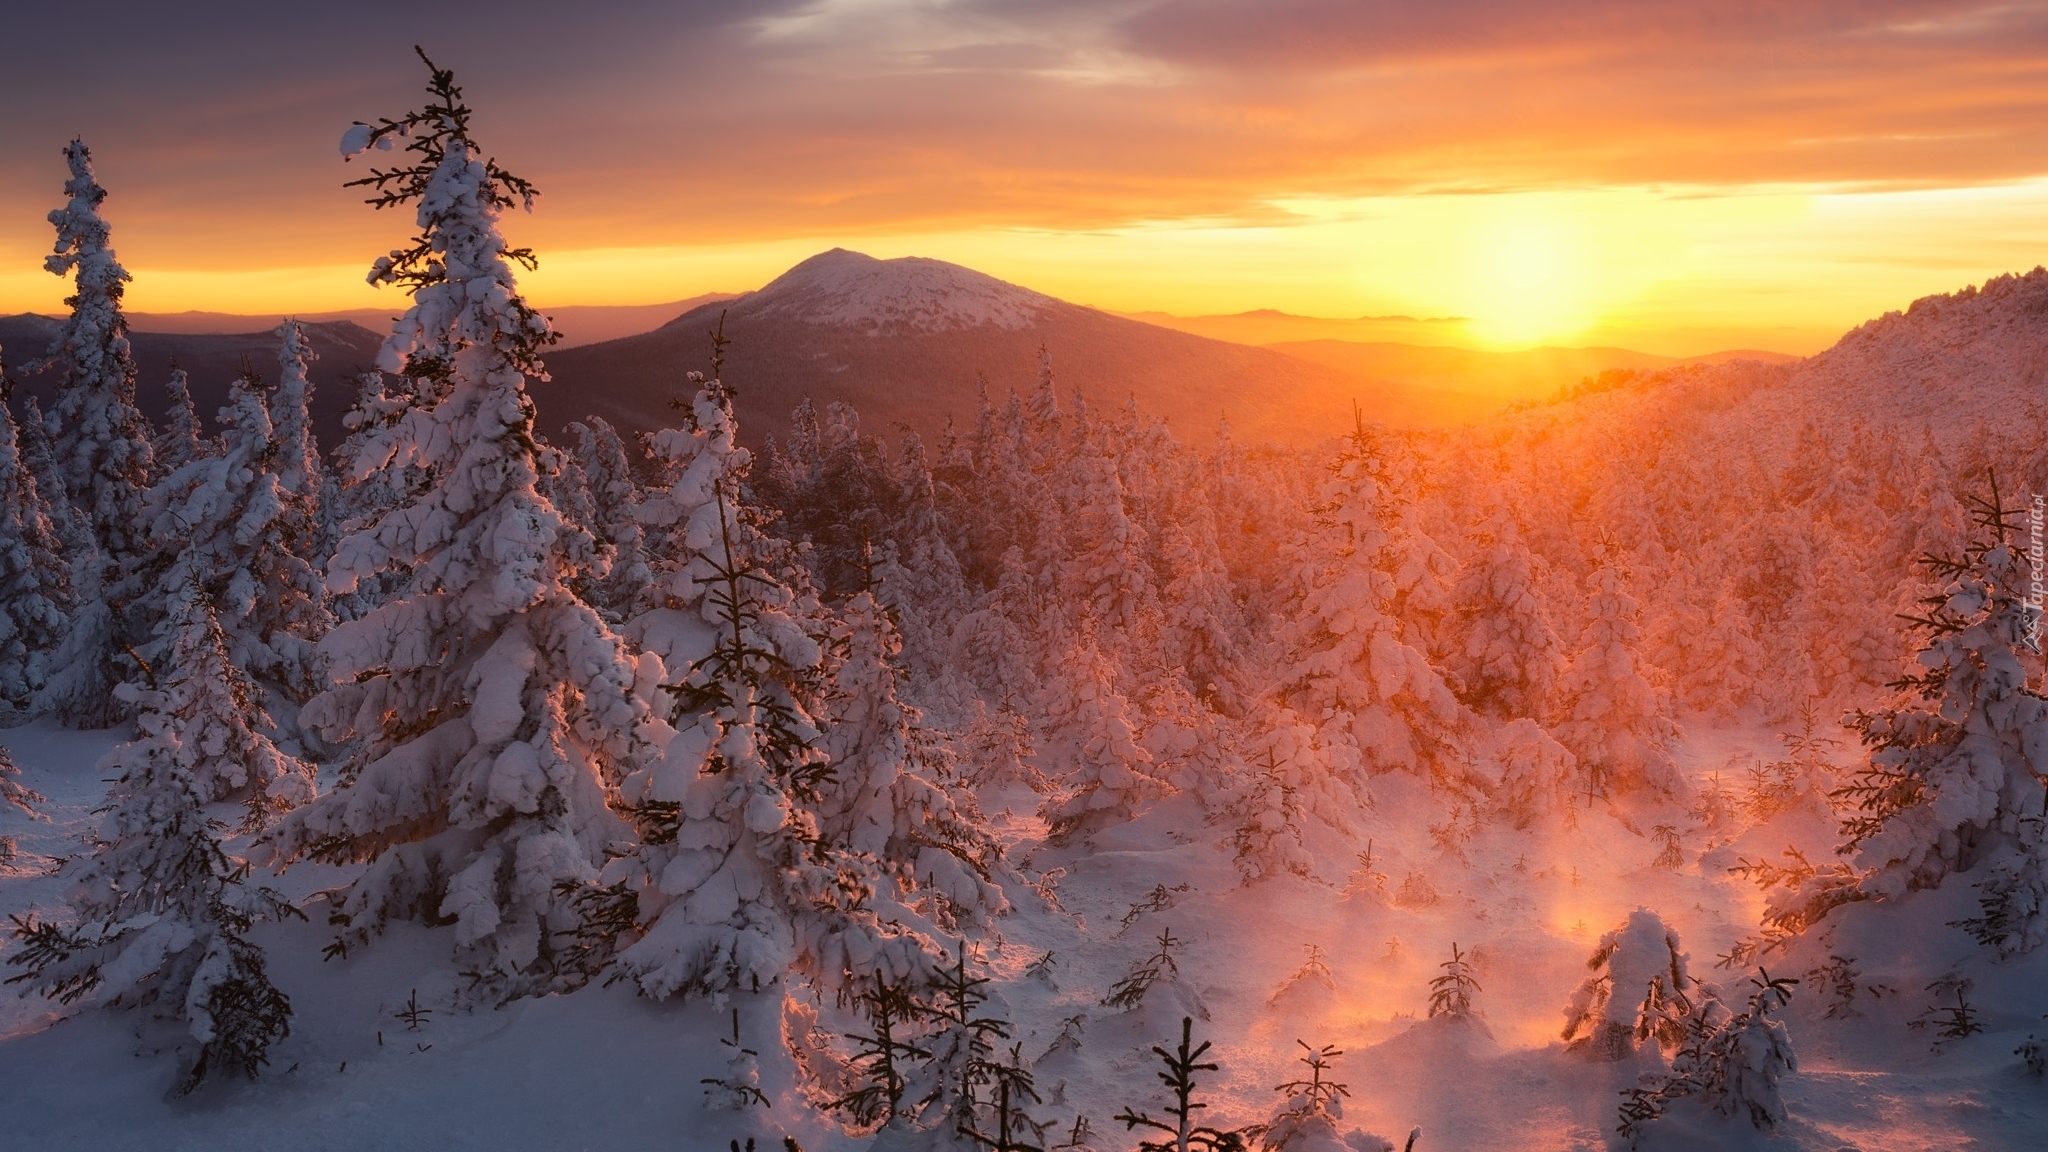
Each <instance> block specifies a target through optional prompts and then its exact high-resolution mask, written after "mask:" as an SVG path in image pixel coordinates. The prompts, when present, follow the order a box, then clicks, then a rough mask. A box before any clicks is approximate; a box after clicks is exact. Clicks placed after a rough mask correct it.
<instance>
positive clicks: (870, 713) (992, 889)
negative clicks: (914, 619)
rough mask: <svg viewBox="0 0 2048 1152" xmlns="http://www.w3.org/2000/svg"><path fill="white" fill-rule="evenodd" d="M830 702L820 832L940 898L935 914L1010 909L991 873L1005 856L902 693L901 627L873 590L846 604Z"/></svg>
mask: <svg viewBox="0 0 2048 1152" xmlns="http://www.w3.org/2000/svg"><path fill="white" fill-rule="evenodd" d="M836 615H837V616H838V617H839V621H838V623H837V624H836V626H835V627H834V628H833V630H832V637H831V645H830V649H829V652H828V660H829V662H830V665H831V671H830V679H829V682H828V686H827V690H826V698H825V704H824V709H823V711H824V739H823V741H822V746H823V749H824V752H825V755H826V762H827V763H829V764H830V765H831V767H832V777H831V779H830V780H828V781H825V782H823V783H822V784H821V785H820V786H819V798H818V804H817V813H818V832H819V834H820V835H821V836H822V837H823V838H824V839H825V840H827V841H829V842H830V843H832V844H834V845H836V846H838V847H840V848H842V849H844V850H846V851H850V852H854V853H858V854H860V855H864V856H869V857H872V858H874V859H875V860H876V861H877V862H878V863H880V864H881V865H882V867H883V868H885V869H887V870H889V871H891V872H893V873H894V874H895V880H896V883H897V885H898V886H899V887H900V888H901V889H902V890H903V891H904V892H905V893H911V892H918V893H923V894H927V895H929V896H931V897H935V898H936V899H937V900H938V901H939V906H937V907H935V908H933V909H932V910H931V911H932V913H933V919H934V920H935V921H936V922H938V923H939V924H940V925H942V926H944V927H948V928H951V927H953V926H954V924H955V923H956V922H965V923H966V924H970V925H974V926H977V927H980V926H986V925H987V924H988V922H989V921H990V920H991V919H992V918H993V917H995V916H998V915H1001V914H1002V913H1003V912H1005V911H1007V910H1008V908H1009V904H1008V901H1007V900H1005V899H1004V898H1003V894H1002V891H1001V889H999V888H997V887H996V886H995V884H994V883H993V880H992V875H993V872H992V870H993V869H994V867H995V866H996V863H997V861H998V859H999V858H1000V856H1001V854H1002V849H1001V847H1000V845H998V844H997V843H996V842H995V839H994V838H993V837H991V836H990V835H989V834H988V832H987V831H986V830H984V829H983V827H982V826H981V823H980V820H979V815H980V814H979V813H978V812H977V811H976V810H975V809H974V807H973V804H974V797H973V794H972V793H970V792H967V791H966V790H964V789H961V788H958V787H957V786H956V784H955V779H954V777H955V773H954V771H953V766H952V752H951V749H950V748H949V747H948V745H947V744H946V741H945V738H944V737H943V736H942V735H941V734H940V733H938V732H935V731H933V730H931V729H930V728H927V727H926V726H925V725H924V717H923V715H922V713H920V712H919V711H918V709H917V708H916V707H915V706H914V705H911V704H910V703H908V702H907V701H905V700H904V699H903V698H902V677H901V674H900V673H899V672H898V671H897V668H896V660H897V657H898V655H899V653H900V651H901V648H902V645H901V642H900V641H899V640H898V638H897V633H896V626H895V624H894V623H893V622H892V621H891V620H890V618H889V614H888V612H887V611H886V610H885V609H883V607H882V606H881V604H880V603H878V602H877V601H876V600H875V598H874V596H873V595H871V594H870V593H867V592H861V593H857V594H855V595H854V596H853V597H852V598H851V599H849V600H847V601H846V602H845V603H844V604H841V605H840V606H839V608H838V611H837V613H836Z"/></svg>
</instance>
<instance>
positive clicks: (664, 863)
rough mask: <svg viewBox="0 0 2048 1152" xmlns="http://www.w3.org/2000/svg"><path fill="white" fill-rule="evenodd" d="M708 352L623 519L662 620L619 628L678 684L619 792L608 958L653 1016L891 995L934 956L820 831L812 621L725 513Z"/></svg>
mask: <svg viewBox="0 0 2048 1152" xmlns="http://www.w3.org/2000/svg"><path fill="white" fill-rule="evenodd" d="M713 346H714V356H713V372H712V374H711V375H710V376H709V377H706V376H705V375H704V374H702V373H696V372H693V373H691V374H690V377H689V379H690V381H691V383H692V384H693V385H694V387H695V388H696V393H695V395H694V396H693V397H692V399H691V402H690V404H689V406H688V407H686V408H684V409H683V411H684V413H685V427H682V428H672V429H667V430H665V431H662V432H659V433H656V434H655V435H654V436H652V437H651V438H650V439H649V448H650V450H651V451H652V453H653V454H654V455H655V457H656V459H657V461H658V462H659V463H661V464H662V465H663V467H664V470H665V471H666V472H667V474H668V475H669V476H670V477H671V480H670V483H669V484H668V485H667V486H666V487H665V488H662V489H659V490H656V491H655V492H653V493H651V494H650V496H649V498H648V500H647V501H646V502H645V503H644V504H643V505H642V506H641V507H640V509H639V510H638V511H637V513H636V515H637V516H638V517H639V519H640V520H641V522H642V523H643V524H645V525H647V526H648V529H649V535H650V543H651V544H653V545H654V546H655V550H656V553H657V557H656V558H657V561H658V563H657V571H656V578H657V581H658V582H659V591H660V593H661V594H662V595H663V597H664V598H665V599H666V601H667V604H668V606H667V607H663V608H657V609H653V610H651V611H650V612H649V613H648V614H647V617H646V618H645V619H643V620H642V621H640V622H638V624H637V626H638V628H639V630H640V631H641V632H642V634H644V635H648V636H649V637H650V638H653V637H655V636H656V635H658V634H661V633H680V634H681V635H682V637H683V640H682V644H683V645H684V646H683V648H682V650H680V651H676V652H675V653H674V656H675V658H676V659H677V660H678V661H680V662H682V663H684V664H685V670H684V675H683V677H682V679H681V680H680V682H678V683H677V684H675V685H673V686H672V687H671V689H670V690H671V691H672V692H674V693H675V696H676V699H677V703H678V715H677V719H676V721H675V723H676V728H677V731H676V735H675V738H674V739H673V740H671V741H670V742H669V744H668V747H667V749H666V752H665V754H664V755H663V757H662V758H661V760H660V761H659V762H657V763H654V764H652V765H650V766H648V767H646V768H644V769H642V770H640V771H638V772H635V773H633V774H632V775H630V776H629V777H627V779H626V781H625V783H624V785H623V786H622V788H621V793H622V797H623V802H624V803H625V804H626V805H628V806H629V808H630V810H631V811H632V812H633V813H634V816H635V819H636V823H637V824H638V825H639V829H640V834H641V843H640V844H639V846H638V848H637V850H636V851H634V852H633V853H631V854H629V855H627V856H624V857H622V858H620V859H618V860H615V861H613V862H612V863H611V864H610V865H609V866H607V868H606V869H605V874H604V876H603V878H602V882H603V883H604V884H606V885H608V886H615V885H624V886H625V891H626V892H627V893H629V894H630V895H631V896H632V897H633V902H634V908H635V909H636V912H637V917H638V923H637V925H636V933H637V936H638V938H637V939H635V940H633V941H632V942H631V943H629V944H628V945H627V946H626V947H624V948H623V949H622V950H621V951H620V952H619V960H620V963H621V965H622V967H623V968H624V970H625V971H626V972H628V973H630V974H631V975H632V976H633V978H634V980H635V981H636V982H637V983H638V985H639V987H640V990H641V991H642V992H643V993H645V994H647V995H649V996H653V997H656V998H665V997H668V996H675V995H684V996H687V995H698V994H701V995H718V994H723V993H727V992H734V991H760V990H764V989H776V988H783V987H785V982H786V981H788V982H793V983H797V984H804V983H808V984H810V985H811V986H812V987H814V988H816V989H817V990H819V991H821V992H824V993H826V994H829V995H847V996H851V995H854V994H856V993H859V992H860V991H861V990H864V989H877V990H886V989H892V988H901V987H902V986H904V984H905V983H906V982H907V981H910V980H912V979H914V978H916V977H920V976H922V974H923V973H924V972H925V971H927V970H928V966H929V962H930V958H931V957H932V956H933V955H935V945H934V944H932V942H931V939H930V937H929V936H928V935H927V934H926V933H925V932H924V931H922V930H921V926H922V925H923V924H925V923H928V922H927V921H925V920H924V918H923V917H922V916H920V915H919V914H918V913H917V912H915V911H914V910H912V909H910V908H908V907H906V906H904V905H903V903H902V902H901V900H900V899H898V898H897V897H896V893H897V892H898V888H897V886H896V885H895V884H894V883H893V881H891V879H890V878H889V877H887V876H885V875H883V874H882V872H881V870H880V866H879V865H878V863H877V862H876V860H875V859H874V857H871V856H866V855H862V854H856V853H854V852H851V851H848V850H846V849H845V848H844V847H843V846H841V845H839V844H836V843H834V842H833V841H832V840H831V839H830V838H828V837H827V836H826V835H825V834H824V832H823V831H822V829H821V827H820V820H819V813H818V807H819V803H820V799H821V795H822V791H823V789H825V788H827V787H829V786H831V784H832V782H833V775H834V773H833V768H832V766H831V765H830V764H829V763H828V762H827V760H826V756H825V752H824V750H823V749H822V748H821V747H820V733H819V730H818V721H817V720H816V719H815V717H816V715H817V713H818V711H819V710H820V709H821V707H822V705H821V702H820V699H819V697H820V691H821V686H822V676H823V659H824V652H823V646H822V645H821V643H820V640H819V637H818V636H817V635H816V634H815V633H814V631H813V629H812V627H811V621H810V617H811V615H812V611H813V610H812V609H811V608H810V607H809V606H808V605H807V604H806V603H805V602H804V599H803V598H802V597H801V596H800V595H799V593H798V590H796V589H793V588H791V587H790V586H789V585H788V584H787V583H785V582H784V581H783V580H782V579H779V578H778V576H777V573H776V570H775V569H774V568H772V567H771V565H772V564H773V563H774V562H775V554H776V552H777V549H776V547H775V542H774V541H772V540H770V539H768V538H767V537H766V536H765V535H764V534H763V533H762V532H761V531H760V528H759V523H758V518H757V516H755V515H753V514H750V513H749V512H748V510H747V509H745V508H744V507H743V506H741V505H740V503H739V500H738V493H739V491H740V489H741V487H742V484H743V481H744V478H745V475H746V469H747V466H748V464H749V461H750V456H749V454H748V452H747V450H746V449H744V448H741V447H739V445H738V443H737V439H736V429H735V426H734V422H733V415H732V392H731V390H730V389H729V388H728V387H727V386H726V385H725V383H724V382H723V380H722V379H720V376H719V373H718V367H719V361H720V358H721V356H722V343H721V342H720V341H718V340H716V339H715V340H714V345H713ZM707 630H708V635H707V634H706V632H707ZM692 638H694V639H692ZM792 977H793V978H794V980H793V981H792V980H791V978H792ZM877 994H880V992H879V991H878V993H877Z"/></svg>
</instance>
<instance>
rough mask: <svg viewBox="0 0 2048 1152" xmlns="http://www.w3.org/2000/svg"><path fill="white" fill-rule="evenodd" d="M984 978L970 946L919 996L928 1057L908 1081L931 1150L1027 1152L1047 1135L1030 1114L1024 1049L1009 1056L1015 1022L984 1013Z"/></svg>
mask: <svg viewBox="0 0 2048 1152" xmlns="http://www.w3.org/2000/svg"><path fill="white" fill-rule="evenodd" d="M989 983H990V980H989V978H988V977H986V976H976V975H974V974H973V972H972V971H971V969H970V968H969V966H968V963H967V950H966V944H965V943H964V942H962V943H958V944H956V945H955V946H954V953H953V958H952V959H951V960H950V961H948V962H946V963H943V964H941V965H939V966H938V969H937V971H935V972H934V973H933V974H932V976H931V977H930V978H929V980H928V984H927V987H926V989H925V991H924V994H923V995H922V997H921V998H920V1003H919V1012H920V1014H921V1015H922V1016H923V1018H924V1029H925V1031H924V1036H923V1038H922V1039H921V1040H920V1041H919V1044H920V1046H921V1047H922V1048H923V1052H924V1057H923V1059H922V1060H920V1061H919V1062H918V1066H917V1067H916V1068H915V1070H913V1071H912V1072H911V1073H910V1075H909V1076H908V1077H907V1081H908V1086H909V1090H910V1095H911V1098H912V1099H913V1100H914V1101H915V1102H916V1113H917V1121H918V1124H919V1125H920V1126H921V1127H923V1128H924V1129H925V1130H926V1131H927V1132H928V1133H930V1134H931V1145H930V1146H931V1147H933V1148H951V1147H958V1146H960V1144H959V1143H958V1140H957V1138H959V1137H965V1138H966V1139H967V1141H968V1142H969V1143H970V1144H972V1145H978V1146H982V1147H988V1148H991V1149H992V1150H1016V1152H1021V1150H1022V1149H1023V1148H1025V1147H1030V1146H1031V1145H1028V1144H1024V1143H1021V1142H1022V1141H1023V1140H1024V1139H1025V1138H1026V1137H1027V1136H1028V1137H1031V1138H1034V1139H1037V1138H1042V1135H1043V1126H1042V1125H1040V1124H1038V1123H1037V1122H1036V1121H1034V1120H1032V1118H1031V1116H1030V1114H1029V1112H1028V1111H1027V1110H1026V1109H1027V1106H1028V1105H1030V1104H1034V1103H1037V1102H1038V1100H1039V1096H1038V1090H1037V1085H1036V1084H1035V1082H1034V1080H1033V1077H1032V1075H1031V1071H1030V1069H1029V1068H1028V1067H1026V1066H1025V1063H1024V1061H1023V1060H1022V1059H1021V1056H1020V1047H1019V1046H1018V1045H1014V1044H1013V1045H1012V1046H1011V1048H1010V1050H1009V1051H1007V1052H1005V1051H1004V1050H1003V1049H1002V1047H1001V1042H1002V1041H1005V1040H1008V1039H1009V1038H1010V1022H1009V1021H1007V1020H1005V1019H1003V1018H1002V1017H1000V1016H997V1015H993V1014H991V1013H989V1012H988V1011H986V1006H987V1004H988V1001H989V993H988V990H987V987H988V985H989Z"/></svg>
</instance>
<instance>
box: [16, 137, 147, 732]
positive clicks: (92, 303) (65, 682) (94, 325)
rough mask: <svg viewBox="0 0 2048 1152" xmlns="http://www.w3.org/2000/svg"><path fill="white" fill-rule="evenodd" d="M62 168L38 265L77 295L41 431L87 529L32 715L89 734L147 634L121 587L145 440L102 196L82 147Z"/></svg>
mask: <svg viewBox="0 0 2048 1152" xmlns="http://www.w3.org/2000/svg"><path fill="white" fill-rule="evenodd" d="M64 159H65V161H66V163H67V164H68V165H69V166H70V170H71V178H70V179H69V180H68V181H66V182H65V184H64V194H65V195H66V196H67V197H69V198H70V199H69V201H68V202H67V203H66V204H65V206H64V207H62V208H59V209H57V210H55V211H53V212H51V213H50V223H51V224H53V225H55V226H56V229H57V245H56V252H55V253H54V254H53V255H50V256H47V257H45V258H44V260H43V266H44V267H45V268H46V269H48V270H49V271H50V272H52V273H54V274H56V275H58V276H65V275H72V276H74V277H75V287H76V290H75V291H74V292H73V293H72V295H71V296H70V297H68V298H67V299H66V301H65V303H67V304H69V305H70V306H71V315H70V317H69V318H67V319H66V320H65V322H64V327H63V329H62V330H61V331H60V332H59V334H58V337H57V340H56V343H55V344H54V345H53V346H52V347H51V349H50V355H51V359H52V360H54V361H55V362H56V363H57V364H59V365H60V366H61V367H62V369H63V382H62V384H61V385H60V386H59V389H58V392H57V398H56V400H55V402H54V403H53V404H52V405H51V407H50V412H49V415H48V418H47V427H48V429H49V432H50V437H51V441H52V449H53V451H54V453H55V460H56V465H57V469H58V473H59V475H61V476H62V478H63V481H64V488H65V492H66V494H67V495H68V496H69V497H70V498H71V500H72V502H73V503H74V504H75V505H76V506H77V507H78V508H79V509H80V512H81V519H82V520H83V521H84V524H85V525H86V527H88V528H89V529H90V533H89V534H90V538H91V544H92V549H91V550H90V551H89V552H87V553H85V554H83V555H79V556H75V557H73V558H72V559H73V565H74V566H73V582H74V584H75V586H76V589H77V593H78V598H79V608H78V611H77V612H76V613H75V614H74V616H73V617H72V622H71V631H70V633H69V634H68V635H67V636H66V638H65V643H64V646H63V647H62V649H60V652H59V655H58V656H57V657H56V658H55V659H53V660H52V662H51V666H52V668H53V669H58V670H60V674H58V675H54V676H52V677H51V679H50V682H49V683H48V684H47V685H46V686H45V687H44V691H43V698H42V703H41V707H42V708H44V709H46V710H48V711H51V712H54V713H55V714H56V715H57V716H58V718H59V719H61V720H63V721H64V722H65V723H67V724H72V725H75V726H78V727H86V728H97V727H104V726H105V725H107V724H110V723H112V722H113V721H115V720H117V719H120V718H121V717H123V716H125V715H126V714H127V712H128V706H127V705H126V704H125V703H123V702H122V700H121V697H119V696H118V695H116V694H115V693H114V691H113V688H114V686H115V685H116V684H119V683H121V682H122V681H123V680H125V679H127V677H128V676H130V675H131V674H132V673H133V672H134V669H135V663H134V660H133V659H132V658H131V657H130V656H129V654H128V652H129V646H130V644H131V643H132V642H134V641H135V640H137V639H139V638H140V637H141V635H142V634H143V632H145V631H146V628H147V623H146V622H138V621H136V620H132V619H130V616H131V615H132V613H131V612H130V609H129V600H130V598H131V596H132V595H133V594H134V592H135V591H136V589H133V588H131V587H129V583H130V576H131V575H132V573H133V571H134V569H135V567H136V565H137V564H138V563H139V561H140V560H141V558H142V556H143V554H144V551H145V547H146V539H145V537H146V524H145V521H144V518H143V517H142V515H141V510H142V502H143V494H144V491H145V489H146V487H147V485H148V483H149V474H150V467H151V464H150V446H149V442H150V429H149V424H148V422H147V421H145V420H144V419H143V417H142V413H141V412H140V411H138V410H137V409H136V407H135V360H134V357H133V356H132V355H131V354H130V352H129V347H128V320H127V318H126V317H125V316H123V315H122V314H121V296H122V294H123V293H124V292H125V291H126V290H127V289H126V286H127V282H128V279H129V276H128V271H127V269H125V268H123V267H121V264H120V261H118V260H117V259H115V257H114V250H113V248H112V247H111V246H110V245H109V243H108V239H109V233H108V229H107V222H106V221H105V220H103V219H101V217H100V214H99V209H100V204H101V203H102V202H103V201H105V200H106V198H107V190H106V189H104V188H102V187H100V185H99V182H98V181H97V180H95V179H94V178H93V171H92V154H91V153H90V152H89V151H87V149H86V147H85V145H84V144H83V143H81V142H80V141H77V140H73V141H72V142H71V143H70V144H67V145H66V146H65V148H64Z"/></svg>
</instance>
